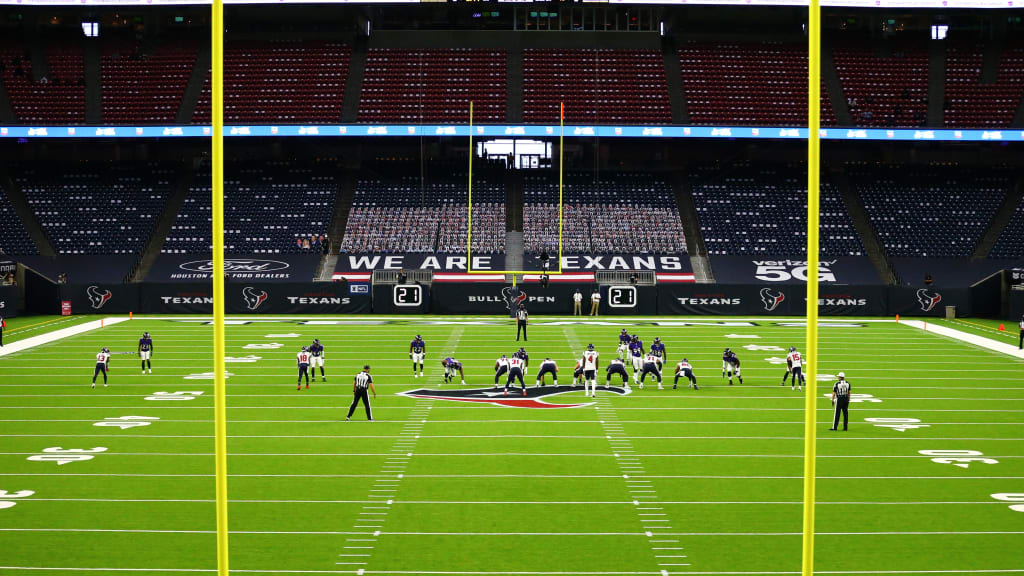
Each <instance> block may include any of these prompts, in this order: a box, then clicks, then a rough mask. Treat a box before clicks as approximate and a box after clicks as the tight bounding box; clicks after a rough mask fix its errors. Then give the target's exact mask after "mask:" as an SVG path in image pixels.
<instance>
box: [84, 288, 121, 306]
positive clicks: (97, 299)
mask: <svg viewBox="0 0 1024 576" xmlns="http://www.w3.org/2000/svg"><path fill="white" fill-rule="evenodd" d="M85 295H86V296H88V297H89V304H91V305H92V307H93V310H99V309H100V308H103V305H104V304H106V303H107V302H108V301H109V300H110V299H111V298H112V297H113V296H114V293H113V292H111V291H110V290H104V291H103V292H100V289H99V287H98V286H89V287H88V288H86V289H85Z"/></svg>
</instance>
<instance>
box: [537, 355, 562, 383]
mask: <svg viewBox="0 0 1024 576" xmlns="http://www.w3.org/2000/svg"><path fill="white" fill-rule="evenodd" d="M545 374H551V378H552V379H553V380H554V385H555V386H558V364H556V363H555V361H554V360H552V359H551V358H545V359H544V361H543V362H541V363H540V370H537V384H536V385H535V386H534V387H535V388H536V387H538V386H540V385H541V383H543V382H544V375H545Z"/></svg>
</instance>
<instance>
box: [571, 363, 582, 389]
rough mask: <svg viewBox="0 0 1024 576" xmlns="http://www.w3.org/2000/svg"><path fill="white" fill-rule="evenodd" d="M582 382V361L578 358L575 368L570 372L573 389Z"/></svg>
mask: <svg viewBox="0 0 1024 576" xmlns="http://www.w3.org/2000/svg"><path fill="white" fill-rule="evenodd" d="M582 381H583V359H582V358H578V359H577V360H576V368H574V369H573V371H572V385H573V387H575V386H576V385H577V384H579V383H580V382H582Z"/></svg>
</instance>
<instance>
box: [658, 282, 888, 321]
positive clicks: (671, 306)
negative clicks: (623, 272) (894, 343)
mask: <svg viewBox="0 0 1024 576" xmlns="http://www.w3.org/2000/svg"><path fill="white" fill-rule="evenodd" d="M806 294H807V291H806V287H805V286H799V285H790V286H764V285H749V284H739V285H727V284H704V285H693V284H690V285H687V284H676V285H662V286H658V313H659V314H698V315H704V314H712V315H722V314H740V315H769V316H790V315H802V314H804V313H805V311H806ZM886 296H887V295H886V290H885V287H884V286H824V285H823V286H822V287H821V288H820V290H819V292H818V310H819V313H820V314H822V315H825V316H831V315H836V316H844V315H859V316H880V315H884V314H885V310H886Z"/></svg>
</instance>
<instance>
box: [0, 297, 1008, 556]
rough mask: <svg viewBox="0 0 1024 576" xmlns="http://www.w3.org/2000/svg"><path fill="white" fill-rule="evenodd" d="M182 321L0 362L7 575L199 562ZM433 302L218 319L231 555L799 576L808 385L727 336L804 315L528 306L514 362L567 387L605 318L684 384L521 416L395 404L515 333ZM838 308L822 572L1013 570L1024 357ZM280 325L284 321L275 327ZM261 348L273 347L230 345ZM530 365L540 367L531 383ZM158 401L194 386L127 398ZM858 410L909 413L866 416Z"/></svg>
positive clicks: (482, 364)
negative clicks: (857, 397) (418, 365)
mask: <svg viewBox="0 0 1024 576" xmlns="http://www.w3.org/2000/svg"><path fill="white" fill-rule="evenodd" d="M78 319H79V317H75V320H78ZM261 319H262V320H268V319H269V318H261ZM33 320H34V322H39V321H42V320H44V319H39V318H36V319H30V318H19V319H15V321H16V322H17V324H15V326H14V327H19V326H28V325H29V324H32V323H34V322H33ZM182 320H187V318H180V317H177V318H172V317H163V318H161V317H151V318H145V319H136V320H134V321H132V322H126V323H122V324H118V325H113V326H108V327H106V328H103V329H100V330H95V331H92V332H89V333H86V334H82V335H79V336H75V337H72V338H68V339H66V340H64V341H61V342H60V343H58V344H53V345H49V346H45V347H38V348H34V349H31V350H28V351H24V352H20V353H17V354H14V355H12V356H8V357H3V358H0V394H2V395H3V399H2V402H0V439H2V447H3V450H0V490H7V491H8V492H16V491H19V490H32V491H34V494H33V495H32V496H29V497H24V498H19V499H12V498H9V497H7V498H4V497H0V502H3V501H7V502H11V501H15V500H16V501H17V502H18V503H17V505H16V506H14V507H10V508H6V509H0V551H2V553H0V559H2V560H0V565H2V566H4V567H5V568H0V574H38V575H43V576H49V575H59V574H68V573H69V572H70V571H69V570H24V569H23V568H17V567H29V568H89V569H95V570H93V571H86V572H85V573H94V574H107V573H124V572H118V571H115V570H114V569H138V571H133V572H130V573H133V574H168V573H186V572H184V570H192V571H214V570H215V568H216V564H215V535H214V530H215V508H214V482H213V473H214V468H213V408H212V407H213V397H212V394H213V390H212V381H211V380H205V379H199V380H190V379H186V377H187V376H189V375H192V374H201V373H204V372H209V371H210V370H211V369H212V355H211V353H210V351H209V348H210V345H211V342H212V334H211V328H210V327H209V326H207V325H204V324H202V323H199V322H184V321H182ZM315 320H317V321H323V320H326V319H325V318H317V319H315ZM438 320H439V319H438V318H434V317H429V318H410V317H405V318H384V317H373V318H365V319H363V320H358V319H355V318H345V319H343V321H345V322H348V323H347V324H342V325H308V324H302V323H300V321H295V320H283V319H282V320H280V321H277V322H258V323H252V324H246V325H232V326H229V327H228V330H227V347H228V349H227V354H228V356H233V357H240V356H246V355H250V354H252V355H256V356H259V357H260V360H258V361H256V362H254V363H229V364H228V370H229V372H231V373H232V374H233V375H232V376H231V377H230V379H229V380H228V395H229V397H228V411H227V414H228V434H229V440H228V450H229V453H230V456H229V460H228V471H229V474H230V478H229V494H230V528H231V531H232V534H231V567H232V569H233V570H238V571H249V572H240V573H268V574H270V573H311V574H316V573H331V572H337V573H349V574H356V573H357V571H359V570H365V573H366V574H387V573H392V574H425V573H438V574H458V573H484V574H486V573H495V574H499V573H506V574H507V573H521V574H528V573H561V574H661V573H662V571H665V572H667V573H669V574H676V573H749V574H769V573H773V574H778V573H795V572H798V571H799V569H800V542H801V538H800V535H799V533H800V530H801V498H802V480H801V477H802V470H803V468H802V451H803V423H802V422H803V399H804V394H805V393H806V392H799V391H792V390H791V389H790V388H789V386H786V387H782V386H780V385H779V382H780V380H781V377H782V373H783V369H782V367H781V366H778V365H774V364H771V363H769V362H768V361H766V359H767V358H770V357H781V356H784V353H783V352H781V351H778V350H764V349H756V350H751V349H747V348H745V346H758V347H765V346H775V347H779V348H783V349H785V348H788V347H789V346H790V345H796V346H799V347H800V348H801V349H802V347H803V339H804V329H803V328H802V327H801V326H799V325H796V326H784V325H779V324H777V323H776V322H775V321H772V320H767V319H765V320H758V321H756V322H755V325H750V326H743V325H739V326H736V325H732V326H723V325H718V324H716V323H717V322H719V321H724V320H726V319H722V318H713V319H709V318H701V319H695V320H696V321H699V322H703V323H707V324H708V325H702V326H657V325H652V324H651V322H657V321H672V322H678V321H680V320H683V319H680V318H651V319H628V320H619V319H608V320H606V322H607V324H593V323H552V324H548V322H550V321H552V320H553V319H537V320H536V321H535V322H534V323H533V324H532V325H531V327H530V331H531V336H532V338H531V340H530V341H529V343H527V350H528V351H529V352H530V356H531V365H532V366H534V367H536V366H537V365H539V363H540V361H541V360H543V358H544V357H545V356H551V357H552V358H554V359H555V360H557V361H558V363H559V365H560V367H561V369H562V371H563V376H562V379H560V383H561V384H563V385H564V384H567V383H570V381H571V378H570V376H569V373H570V372H571V369H572V365H573V360H574V358H575V357H576V356H577V354H578V353H579V352H581V350H582V348H583V347H584V346H585V345H586V344H587V343H589V342H593V343H594V344H595V345H596V347H597V349H598V350H599V351H600V352H601V354H602V361H604V362H606V361H607V360H608V359H610V358H611V357H612V356H614V355H615V354H614V350H615V344H616V335H617V333H618V331H619V328H620V325H624V326H626V327H627V328H629V329H630V331H631V332H636V333H638V334H640V335H641V336H642V337H643V339H644V340H645V342H648V343H649V342H650V341H651V340H652V339H653V337H654V336H660V337H661V338H662V340H664V341H665V343H666V346H667V348H668V352H669V360H670V365H674V364H675V362H677V361H678V360H679V359H680V357H681V356H683V355H686V356H687V357H688V358H689V360H690V361H691V362H692V363H693V364H694V366H695V367H696V374H697V376H698V378H699V379H700V384H701V390H699V391H693V390H689V389H679V390H671V389H666V390H657V389H656V387H653V386H648V387H646V388H645V389H643V390H639V389H636V388H634V390H633V393H632V394H630V395H628V396H616V395H614V394H609V393H600V394H599V396H598V399H597V402H596V403H588V402H587V401H586V400H585V399H584V397H583V394H582V392H581V391H579V390H576V391H571V392H569V393H567V394H564V395H560V396H557V397H554V398H549V400H551V401H556V402H565V403H580V404H587V405H585V406H582V407H578V408H564V409H547V410H536V409H526V408H513V407H502V406H494V405H479V404H468V403H460V402H453V401H445V400H417V399H414V398H410V397H404V396H398V395H396V394H397V393H399V392H403V391H409V390H413V389H416V388H421V387H425V386H430V387H437V386H438V385H439V384H440V383H441V368H440V365H439V362H440V359H441V358H443V357H444V356H446V355H449V354H454V355H455V356H456V357H457V358H459V359H460V360H462V361H463V362H464V364H465V371H466V376H467V383H468V384H469V387H487V386H490V385H491V383H492V382H493V368H492V366H493V363H494V359H495V358H496V357H497V356H498V355H500V354H501V353H507V354H511V353H512V351H513V350H515V349H516V348H517V347H518V346H517V344H516V343H515V342H514V340H513V339H512V337H511V335H512V334H513V328H512V327H511V326H510V325H509V324H508V320H507V319H498V318H493V317H492V318H447V319H444V321H443V322H440V321H438ZM842 322H843V323H844V324H847V323H849V321H848V320H847V319H843V320H842ZM853 324H854V326H841V327H823V328H822V329H821V347H820V353H819V355H820V366H819V373H821V374H835V373H837V372H839V371H841V370H842V371H845V372H846V374H847V376H848V377H849V379H850V380H851V382H852V384H853V387H854V392H855V393H860V394H870V395H871V396H872V399H876V400H880V402H861V403H854V404H853V405H852V410H851V416H852V418H851V424H850V431H849V432H846V433H843V432H829V431H827V428H828V427H829V425H830V422H826V420H829V419H830V417H831V410H830V405H829V401H828V399H827V398H825V394H826V393H827V392H828V389H827V388H826V387H825V386H822V388H820V389H819V394H818V396H819V398H818V412H817V416H818V418H819V420H820V422H819V424H818V426H817V430H818V433H819V440H818V445H817V447H818V454H819V458H818V460H817V466H818V471H817V472H818V482H817V488H818V493H817V494H818V506H817V507H816V513H817V532H818V536H817V547H818V548H817V549H818V554H817V557H816V569H817V570H818V571H819V572H825V573H828V572H842V573H849V574H870V573H915V572H916V573H925V572H929V571H945V572H943V573H957V574H961V573H963V574H967V573H998V572H999V571H1011V570H1020V569H1022V568H1024V546H1022V545H1021V542H1022V541H1024V513H1021V512H1015V511H1012V510H1011V509H1010V508H1009V505H1010V504H1011V503H1009V502H1000V501H997V500H995V499H993V498H992V497H991V495H992V494H996V493H1006V492H1024V436H1022V434H1021V431H1022V426H1024V424H1022V422H1024V389H1022V386H1021V375H1022V374H1024V362H1022V361H1021V360H1016V359H1013V358H1010V357H1007V356H1004V355H1001V354H998V353H995V352H989V351H986V350H983V349H980V348H978V347H976V346H973V345H968V344H965V343H961V342H958V341H956V340H952V339H949V338H945V337H941V336H937V335H935V334H931V333H925V332H923V331H921V330H917V329H914V328H910V327H907V326H901V325H897V324H895V323H894V322H887V323H861V324H858V323H857V322H856V321H853ZM950 325H952V326H954V327H957V328H964V326H960V325H958V324H957V323H953V324H950ZM64 326H65V325H62V324H57V323H54V324H53V325H52V327H53V328H59V327H64ZM976 329H977V330H986V331H987V332H991V330H989V329H982V328H976ZM147 330H148V331H149V332H151V333H152V334H153V336H154V339H155V346H156V352H155V354H154V362H153V364H154V374H152V375H149V374H146V375H142V374H140V373H139V371H140V370H139V366H138V363H137V360H136V359H135V358H133V357H131V356H127V355H115V356H114V359H113V364H112V368H113V371H112V374H111V380H110V387H108V388H102V387H100V388H97V389H96V390H91V389H90V388H89V380H90V378H91V375H92V367H93V355H94V354H95V353H96V352H97V351H98V349H99V348H100V347H102V346H108V347H110V348H111V349H112V350H113V351H114V352H120V351H134V350H135V347H136V343H137V339H138V337H139V335H140V334H141V333H142V332H143V331H147ZM36 333H38V332H33V335H34V334H36ZM416 333H420V334H422V335H423V336H424V338H425V340H426V341H427V345H428V363H427V366H426V372H427V375H426V378H423V379H413V378H412V377H411V369H410V365H409V361H408V359H407V354H406V353H407V351H408V342H409V340H410V339H411V337H412V336H413V335H414V334H416ZM14 334H17V333H16V332H14ZM287 334H299V335H300V336H298V337H290V336H269V335H287ZM730 334H739V335H748V336H757V338H750V339H747V338H742V339H740V338H727V335H730ZM992 334H995V333H994V332H993V333H992ZM992 334H987V333H986V335H992ZM6 336H7V335H6V334H5V340H6ZM997 336H998V335H997ZM314 337H318V338H320V339H321V340H322V341H323V343H324V345H325V347H326V351H327V354H326V359H327V373H328V378H329V381H328V382H320V381H318V382H316V383H314V384H312V386H311V387H310V389H309V390H306V389H303V390H301V391H296V390H295V388H294V378H295V368H294V363H295V353H296V352H297V350H298V348H299V347H300V346H301V345H302V344H306V343H308V342H309V341H310V340H312V338H314ZM272 343H279V344H283V345H284V346H283V347H281V348H276V349H248V350H247V349H244V346H246V345H251V344H272ZM725 346H731V347H732V348H734V349H736V350H737V351H738V352H739V354H740V357H741V359H742V360H743V372H744V382H745V383H744V385H742V386H740V385H738V384H737V385H735V386H732V387H729V386H728V385H727V384H726V381H725V380H723V379H722V378H721V377H720V374H721V371H720V367H721V351H722V349H723V348H724V347H725ZM367 362H368V363H370V364H371V365H372V366H373V374H374V378H375V380H376V385H377V391H378V398H377V399H376V401H375V402H374V415H375V418H376V421H375V422H373V423H368V422H366V421H365V420H364V418H365V417H364V415H363V412H362V408H361V407H360V408H359V411H357V412H356V415H355V416H354V418H353V421H352V422H344V421H343V420H344V410H345V408H346V407H347V405H348V402H349V401H350V399H351V381H352V376H353V375H354V374H355V372H357V371H358V370H359V368H361V366H362V364H363V363H367ZM532 378H533V371H531V373H530V374H529V375H528V377H527V382H528V384H530V385H532ZM456 387H458V386H457V385H455V386H453V385H445V386H443V387H442V389H450V388H456ZM161 391H162V392H175V391H197V392H198V391H201V392H202V393H203V394H202V395H200V396H198V397H196V398H194V399H193V400H177V401H172V400H163V401H154V400H146V399H145V398H146V397H147V396H150V395H152V393H154V392H161ZM123 416H150V417H158V418H159V420H154V421H151V423H150V424H149V425H148V426H141V427H133V428H128V429H123V430H122V429H119V428H116V427H109V426H108V427H98V426H94V425H93V424H95V423H97V422H101V421H103V420H104V419H106V418H117V417H123ZM878 417H886V418H916V419H920V420H921V423H922V424H927V425H928V427H926V428H916V429H908V430H905V431H899V430H895V429H892V428H885V427H877V426H874V425H873V424H871V423H868V422H865V418H878ZM52 447H61V448H64V449H69V448H80V449H91V448H95V447H104V448H106V451H104V452H101V453H96V454H94V457H93V458H92V459H90V460H87V461H75V462H70V463H67V464H64V465H58V464H57V463H55V462H39V461H30V460H27V458H29V457H31V456H33V455H37V454H41V453H43V452H42V451H43V449H45V448H52ZM919 450H976V451H980V452H982V453H984V456H985V457H989V458H993V459H996V460H998V463H996V464H984V463H978V462H971V463H969V466H968V468H966V469H965V468H959V467H955V466H953V465H952V464H940V463H935V462H932V461H931V459H930V457H928V456H922V455H920V454H919V453H918V451H919ZM410 455H411V456H410ZM377 531H379V532H380V533H379V534H375V533H376V532H377ZM161 569H162V570H170V572H166V571H161ZM178 571H181V572H178ZM286 571H292V572H286Z"/></svg>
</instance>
